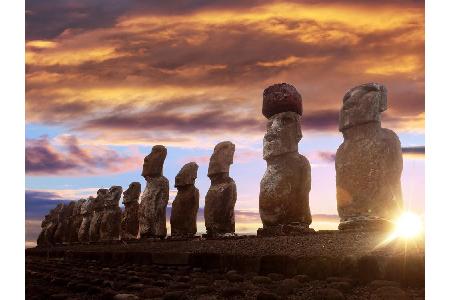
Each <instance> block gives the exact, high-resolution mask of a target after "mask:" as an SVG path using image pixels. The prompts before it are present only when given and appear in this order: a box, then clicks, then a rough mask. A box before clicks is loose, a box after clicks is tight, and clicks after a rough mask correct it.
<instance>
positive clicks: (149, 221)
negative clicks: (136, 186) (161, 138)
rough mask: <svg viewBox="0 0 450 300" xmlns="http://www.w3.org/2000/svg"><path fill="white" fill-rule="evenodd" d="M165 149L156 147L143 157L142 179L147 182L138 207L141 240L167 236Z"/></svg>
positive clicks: (167, 194)
mask: <svg viewBox="0 0 450 300" xmlns="http://www.w3.org/2000/svg"><path fill="white" fill-rule="evenodd" d="M166 156H167V149H166V147H164V146H161V145H156V146H154V147H153V148H152V152H151V153H150V154H149V155H147V156H146V157H145V160H144V165H143V167H142V174H141V175H142V177H144V178H145V180H146V181H147V185H146V187H145V190H144V192H143V193H142V197H141V204H140V206H139V232H140V235H141V238H151V237H153V238H156V237H158V238H164V237H165V236H166V235H167V228H166V207H167V203H168V202H169V180H167V178H166V177H164V176H163V165H164V160H165V159H166Z"/></svg>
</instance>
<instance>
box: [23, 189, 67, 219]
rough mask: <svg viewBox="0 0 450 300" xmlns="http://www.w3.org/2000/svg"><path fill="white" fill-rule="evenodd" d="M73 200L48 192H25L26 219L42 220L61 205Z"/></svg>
mask: <svg viewBox="0 0 450 300" xmlns="http://www.w3.org/2000/svg"><path fill="white" fill-rule="evenodd" d="M70 201H71V199H64V198H62V197H61V195H58V194H57V193H53V192H47V191H33V190H26V191H25V218H26V219H27V220H42V219H43V218H44V216H45V215H46V214H47V213H48V212H49V211H50V210H51V209H52V208H55V207H56V205H58V204H59V203H64V204H67V203H69V202H70Z"/></svg>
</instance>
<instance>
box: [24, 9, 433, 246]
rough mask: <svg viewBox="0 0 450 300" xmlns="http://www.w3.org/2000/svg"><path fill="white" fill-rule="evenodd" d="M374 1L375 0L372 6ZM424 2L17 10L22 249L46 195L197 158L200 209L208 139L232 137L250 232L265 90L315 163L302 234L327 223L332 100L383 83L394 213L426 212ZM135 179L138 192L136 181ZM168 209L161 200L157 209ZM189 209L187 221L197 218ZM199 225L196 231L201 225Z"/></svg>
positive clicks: (168, 169)
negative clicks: (393, 154) (394, 174)
mask: <svg viewBox="0 0 450 300" xmlns="http://www.w3.org/2000/svg"><path fill="white" fill-rule="evenodd" d="M375 3H376V4H375ZM423 6H424V3H423V1H376V2H374V1H361V0H344V1H312V0H309V1H308V0H304V1H283V2H281V1H170V3H169V1H167V2H166V1H137V0H136V1H130V0H115V1H111V0H63V1H57V2H55V1H50V0H27V1H26V12H25V13H26V192H25V193H26V228H27V234H26V240H27V241H28V242H30V243H31V242H33V241H34V240H35V239H36V236H37V234H38V232H39V230H40V228H39V227H40V222H41V220H42V218H43V216H44V215H45V213H46V212H47V211H48V210H49V209H50V208H52V207H54V206H55V205H56V204H57V203H58V202H60V201H64V200H76V199H79V198H81V197H87V196H89V195H94V194H95V193H96V191H97V189H99V188H109V187H110V186H111V185H121V186H122V187H124V189H126V188H127V187H128V184H129V183H130V182H132V181H140V182H141V184H143V185H144V183H145V181H144V179H143V178H142V177H141V176H140V172H141V168H142V162H143V158H144V156H145V155H147V154H148V153H149V152H150V150H151V147H152V146H153V145H155V144H162V145H165V146H166V147H168V155H167V159H166V163H165V167H164V175H165V176H166V177H167V178H168V179H169V181H170V185H171V197H170V199H171V200H172V199H173V198H174V197H175V195H176V189H175V188H174V187H173V184H174V178H175V175H176V174H177V172H178V171H179V169H180V168H181V166H182V165H183V164H184V163H186V162H189V161H196V162H197V163H198V164H199V165H200V168H199V172H198V179H197V187H198V188H199V190H200V206H201V207H202V206H203V205H204V196H205V194H206V192H207V190H208V188H209V184H210V181H209V179H208V177H207V176H206V173H207V167H208V161H209V156H210V155H211V153H212V149H213V147H214V145H215V144H217V143H218V142H220V141H224V140H230V141H232V142H233V143H235V144H236V153H235V163H234V164H233V165H232V167H231V176H232V177H233V178H234V180H235V181H236V185H237V191H238V199H237V202H236V213H237V217H236V218H237V222H238V224H237V231H240V232H256V228H257V227H258V226H259V225H260V224H259V222H260V220H259V216H258V213H257V212H258V193H259V181H260V179H261V178H262V176H263V173H264V171H265V168H266V163H265V161H264V160H263V159H262V139H263V135H264V131H265V124H266V121H265V118H264V117H263V115H262V114H261V106H262V92H263V90H264V89H265V88H266V87H268V86H269V85H271V84H274V83H279V82H287V83H290V84H293V85H294V86H295V87H296V88H297V90H298V91H299V92H300V94H301V95H302V98H303V108H304V113H303V117H302V120H301V123H302V129H303V139H302V140H301V141H300V144H299V151H300V153H302V154H303V155H305V156H306V157H307V158H308V159H309V160H310V162H311V165H312V190H311V193H310V206H311V210H312V214H313V215H316V216H313V227H315V228H336V227H337V223H336V222H337V218H336V217H335V215H337V210H336V197H335V192H336V188H335V171H334V154H335V152H336V149H337V148H338V146H339V145H340V143H341V142H342V140H343V139H342V135H341V133H340V132H339V131H338V114H339V109H340V106H341V103H342V97H343V96H344V94H345V92H346V91H347V90H348V89H350V88H351V87H353V86H355V85H359V84H362V83H366V82H378V83H382V84H384V85H385V86H386V87H387V90H388V110H387V111H386V112H384V113H383V115H382V120H383V126H384V127H387V128H391V129H393V130H395V131H396V132H397V134H398V135H399V137H400V140H401V143H402V147H403V148H404V151H403V152H404V170H403V177H402V183H403V194H404V202H405V206H406V207H407V208H408V209H410V210H412V211H415V212H417V213H419V214H422V213H423V210H424V152H425V148H424V144H425V135H424V107H425V96H424V95H425V93H424V7H423ZM144 186H145V185H144ZM169 206H170V205H169ZM202 214H203V213H202V211H200V212H199V222H202V220H203V216H202ZM201 228H202V226H200V227H199V229H200V230H201Z"/></svg>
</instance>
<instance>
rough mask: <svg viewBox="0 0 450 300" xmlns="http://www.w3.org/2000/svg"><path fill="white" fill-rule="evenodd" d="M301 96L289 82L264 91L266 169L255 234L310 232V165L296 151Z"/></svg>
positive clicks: (301, 110)
mask: <svg viewBox="0 0 450 300" xmlns="http://www.w3.org/2000/svg"><path fill="white" fill-rule="evenodd" d="M302 112H303V109H302V98H301V96H300V94H299V93H298V92H297V90H296V89H295V87H293V86H292V85H289V84H286V83H282V84H275V85H272V86H270V87H268V88H267V89H265V90H264V93H263V114H264V116H265V117H266V118H267V119H268V121H267V132H266V134H265V135H264V142H263V158H264V160H266V162H267V169H266V172H265V174H264V176H263V178H262V180H261V183H260V192H259V214H260V217H261V221H262V223H263V228H260V229H258V235H261V236H273V235H295V234H303V233H307V232H311V231H313V229H310V228H309V225H310V224H311V212H310V208H309V192H310V190H311V166H310V164H309V161H308V159H307V158H306V157H304V156H303V155H301V154H299V153H298V142H299V141H300V139H301V138H302V131H301V126H300V116H301V114H302Z"/></svg>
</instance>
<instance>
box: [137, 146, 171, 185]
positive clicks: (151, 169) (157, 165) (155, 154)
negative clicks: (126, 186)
mask: <svg viewBox="0 0 450 300" xmlns="http://www.w3.org/2000/svg"><path fill="white" fill-rule="evenodd" d="M166 156H167V149H166V147H164V146H162V145H156V146H153V148H152V152H151V153H150V154H149V155H147V156H146V157H145V159H144V165H143V166H142V174H141V176H142V177H144V178H147V177H157V176H161V175H162V173H163V165H164V160H165V159H166Z"/></svg>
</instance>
